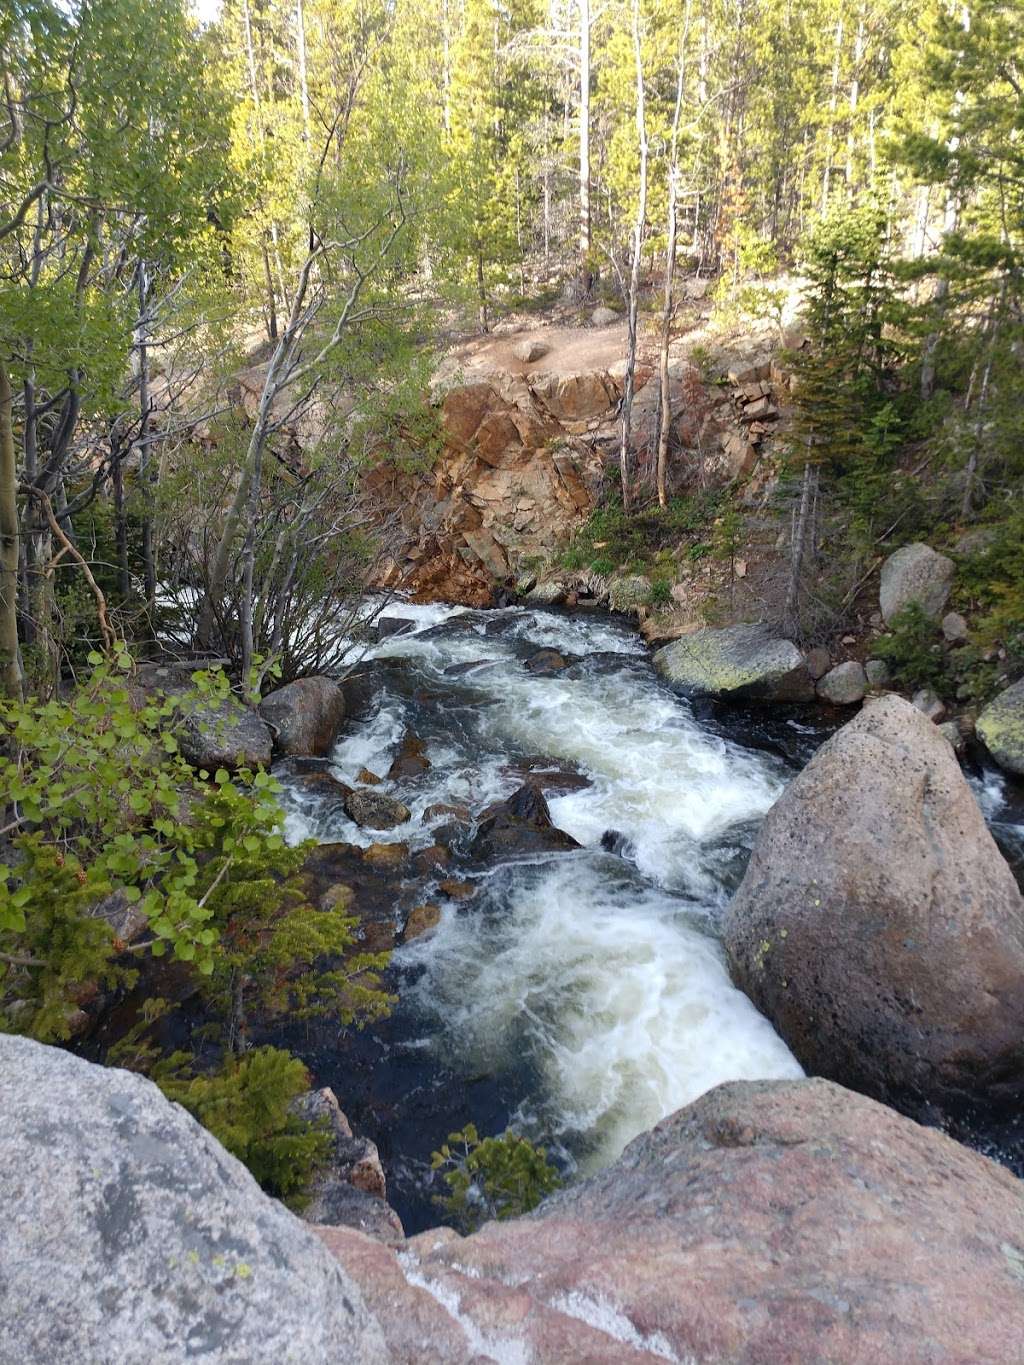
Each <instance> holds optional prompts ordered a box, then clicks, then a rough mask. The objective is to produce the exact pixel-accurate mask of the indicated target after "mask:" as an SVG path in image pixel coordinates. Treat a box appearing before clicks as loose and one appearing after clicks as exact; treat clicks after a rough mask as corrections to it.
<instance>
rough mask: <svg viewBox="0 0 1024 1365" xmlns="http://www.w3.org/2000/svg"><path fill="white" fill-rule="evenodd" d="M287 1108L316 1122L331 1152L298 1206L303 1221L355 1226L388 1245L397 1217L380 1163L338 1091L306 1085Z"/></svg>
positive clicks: (397, 1228)
mask: <svg viewBox="0 0 1024 1365" xmlns="http://www.w3.org/2000/svg"><path fill="white" fill-rule="evenodd" d="M292 1108H293V1109H294V1110H295V1112H296V1113H297V1114H299V1115H300V1116H301V1117H302V1118H304V1119H307V1120H308V1121H310V1122H314V1123H315V1122H319V1123H321V1124H323V1126H324V1127H325V1128H326V1129H327V1131H328V1133H329V1134H330V1138H331V1155H330V1159H329V1161H328V1162H327V1165H326V1166H325V1167H324V1169H323V1170H322V1171H320V1172H319V1174H318V1175H317V1177H316V1179H315V1180H314V1182H313V1185H312V1188H311V1189H310V1191H309V1203H308V1204H307V1205H306V1206H305V1208H304V1209H303V1210H302V1217H303V1218H304V1219H305V1220H306V1222H307V1223H318V1224H326V1225H330V1226H332V1227H337V1226H344V1227H353V1228H358V1229H359V1230H360V1231H361V1232H365V1233H366V1235H367V1236H368V1237H376V1238H379V1239H380V1240H381V1241H383V1242H387V1243H388V1244H389V1245H396V1244H397V1243H399V1242H401V1241H402V1240H403V1239H404V1237H405V1233H404V1231H403V1229H402V1223H401V1220H400V1219H399V1217H398V1214H397V1213H395V1211H394V1209H393V1208H391V1206H390V1205H389V1204H388V1203H387V1186H386V1183H385V1180H384V1168H383V1167H382V1166H381V1164H380V1156H379V1154H378V1152H377V1147H376V1144H375V1143H373V1142H371V1141H370V1139H369V1138H363V1137H356V1136H354V1135H353V1133H352V1128H351V1125H350V1124H349V1121H348V1119H347V1118H346V1116H345V1114H344V1113H343V1112H342V1109H341V1106H340V1105H339V1104H338V1097H337V1096H336V1095H335V1093H334V1091H333V1090H331V1088H330V1087H329V1086H325V1087H324V1088H323V1089H322V1090H311V1091H310V1092H309V1093H308V1094H307V1095H303V1096H301V1097H300V1098H299V1099H298V1100H296V1101H295V1103H294V1104H293V1105H292Z"/></svg>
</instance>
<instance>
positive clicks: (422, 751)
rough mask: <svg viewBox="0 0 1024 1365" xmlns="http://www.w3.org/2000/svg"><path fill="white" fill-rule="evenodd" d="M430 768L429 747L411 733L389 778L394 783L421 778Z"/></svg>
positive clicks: (401, 745) (396, 758)
mask: <svg viewBox="0 0 1024 1365" xmlns="http://www.w3.org/2000/svg"><path fill="white" fill-rule="evenodd" d="M429 767H430V759H429V758H428V757H427V746H426V745H425V744H424V743H423V741H422V740H421V739H417V738H416V736H415V735H414V734H413V733H412V732H411V731H409V732H408V733H407V734H406V735H405V738H404V739H403V740H402V743H401V744H400V745H399V748H398V753H397V754H396V755H395V757H394V760H393V761H392V764H391V767H390V768H389V769H388V777H389V778H390V779H391V781H392V782H395V781H398V780H399V779H400V778H403V777H419V775H420V774H421V773H425V772H426V771H427V769H428V768H429ZM378 828H380V826H378Z"/></svg>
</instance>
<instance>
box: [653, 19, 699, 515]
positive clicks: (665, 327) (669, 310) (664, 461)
mask: <svg viewBox="0 0 1024 1365" xmlns="http://www.w3.org/2000/svg"><path fill="white" fill-rule="evenodd" d="M690 5H691V0H686V11H685V14H684V17H683V31H682V34H681V36H680V39H679V66H678V69H677V72H676V103H675V109H674V111H673V114H672V138H671V143H670V150H669V166H668V229H667V234H666V235H667V245H666V248H665V301H664V303H663V305H662V310H661V355H660V357H659V365H658V377H659V383H660V385H661V395H660V397H661V411H660V418H659V422H658V467H657V481H658V506H659V507H665V506H666V505H667V503H668V445H669V439H670V437H671V434H672V431H671V428H672V395H671V393H670V392H669V373H668V348H669V343H670V342H671V340H672V315H673V313H674V312H675V297H674V295H675V276H676V238H677V234H678V218H679V213H678V206H679V119H680V115H681V113H682V108H683V94H684V91H685V86H686V44H687V40H688V38H689V32H690Z"/></svg>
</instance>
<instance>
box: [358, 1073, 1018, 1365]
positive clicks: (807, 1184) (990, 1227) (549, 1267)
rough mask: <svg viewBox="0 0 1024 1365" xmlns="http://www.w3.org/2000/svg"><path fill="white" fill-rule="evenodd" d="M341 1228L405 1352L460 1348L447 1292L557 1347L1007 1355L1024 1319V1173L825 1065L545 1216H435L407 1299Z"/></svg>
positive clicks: (466, 1311) (717, 1115) (802, 1357)
mask: <svg viewBox="0 0 1024 1365" xmlns="http://www.w3.org/2000/svg"><path fill="white" fill-rule="evenodd" d="M342 1238H343V1240H342V1241H341V1243H340V1245H338V1248H337V1250H338V1254H340V1255H341V1257H342V1260H343V1263H344V1264H345V1266H346V1268H347V1269H348V1270H349V1271H350V1273H352V1274H353V1275H355V1276H356V1277H357V1278H358V1279H359V1281H360V1284H361V1286H362V1288H363V1293H364V1296H365V1297H366V1298H367V1300H368V1302H369V1303H370V1305H371V1306H372V1307H376V1308H377V1310H378V1316H379V1317H380V1321H381V1325H382V1327H383V1329H384V1332H385V1334H386V1336H387V1339H388V1345H389V1346H390V1347H391V1350H392V1352H393V1355H394V1358H395V1359H396V1360H400V1361H409V1362H419V1361H421V1360H423V1359H425V1358H426V1354H425V1352H424V1350H423V1345H422V1343H423V1342H424V1341H425V1340H426V1341H430V1342H432V1343H435V1344H436V1346H435V1349H436V1350H437V1354H436V1356H434V1357H432V1358H434V1359H438V1360H441V1361H452V1360H460V1359H463V1358H464V1357H462V1356H460V1355H456V1354H452V1353H450V1351H451V1350H455V1351H457V1350H459V1349H460V1344H459V1343H455V1344H454V1346H453V1347H452V1348H442V1347H441V1344H440V1343H441V1338H440V1336H439V1333H440V1332H441V1331H442V1330H443V1328H444V1324H443V1323H441V1322H438V1323H434V1324H432V1325H428V1324H427V1323H426V1322H425V1321H424V1320H423V1318H422V1317H421V1314H422V1313H424V1312H425V1311H427V1310H428V1309H429V1308H430V1307H431V1306H432V1305H436V1304H437V1303H438V1302H440V1303H442V1304H452V1305H454V1304H458V1314H459V1320H460V1321H461V1322H462V1323H463V1325H464V1326H465V1328H466V1337H467V1338H468V1341H466V1342H463V1343H461V1349H462V1350H466V1348H467V1346H468V1348H469V1349H468V1350H467V1351H466V1353H467V1355H470V1356H471V1355H472V1352H473V1349H474V1347H475V1349H476V1350H477V1351H479V1352H480V1354H481V1355H482V1356H483V1357H484V1358H485V1359H490V1360H499V1361H523V1362H525V1361H536V1362H538V1363H539V1362H544V1365H575V1362H577V1361H587V1362H588V1365H633V1362H636V1365H641V1363H643V1362H646V1363H647V1365H655V1362H658V1361H661V1362H664V1361H666V1360H668V1361H677V1362H680V1365H681V1363H682V1362H684V1361H686V1362H692V1365H725V1362H730V1363H731V1365H740V1363H741V1362H742V1365H810V1362H819V1361H820V1362H824V1361H829V1362H836V1365H839V1363H840V1362H841V1365H882V1362H885V1363H886V1365H889V1362H895V1361H899V1362H900V1365H939V1362H943V1363H944V1365H975V1362H982V1361H986V1362H987V1361H991V1362H993V1365H995V1362H997V1361H998V1362H1002V1361H1011V1360H1015V1359H1016V1358H1017V1357H1018V1355H1019V1353H1020V1343H1021V1340H1022V1339H1024V1338H1022V1332H1024V1279H1022V1276H1024V1183H1022V1182H1021V1181H1019V1180H1017V1179H1016V1178H1015V1177H1014V1176H1012V1175H1010V1173H1009V1172H1008V1171H1005V1170H1002V1169H1001V1168H1000V1167H998V1166H996V1165H995V1164H994V1163H992V1162H990V1161H988V1160H987V1159H986V1158H985V1157H982V1156H978V1155H977V1154H976V1153H974V1152H970V1151H968V1150H966V1149H965V1148H963V1147H961V1146H959V1145H958V1144H957V1143H955V1142H953V1141H952V1139H950V1138H948V1137H945V1136H944V1135H943V1134H942V1133H939V1132H936V1131H935V1130H933V1129H927V1128H922V1127H920V1126H919V1125H918V1124H916V1123H913V1122H912V1121H911V1120H909V1119H905V1118H902V1117H901V1116H900V1115H898V1114H895V1113H893V1112H892V1111H891V1110H888V1109H885V1108H883V1107H882V1106H881V1105H879V1104H876V1103H874V1102H873V1101H872V1100H869V1099H866V1098H865V1097H863V1096H861V1095H855V1094H851V1093H850V1092H849V1091H846V1090H843V1089H841V1088H840V1087H839V1086H837V1085H832V1084H830V1083H829V1082H827V1081H821V1080H801V1081H763V1082H737V1083H734V1084H731V1085H724V1086H720V1087H718V1088H717V1089H715V1090H712V1091H711V1092H710V1093H709V1094H707V1095H705V1096H704V1097H703V1098H702V1099H699V1100H698V1101H697V1102H696V1103H695V1104H693V1105H691V1106H689V1108H687V1109H682V1110H680V1111H679V1112H678V1113H676V1114H674V1115H672V1116H671V1117H670V1118H667V1119H665V1120H664V1121H663V1122H661V1123H659V1124H658V1126H657V1127H656V1128H655V1129H653V1130H652V1131H651V1132H649V1133H645V1134H643V1135H642V1136H641V1137H638V1138H637V1139H636V1140H635V1141H634V1142H633V1143H631V1144H630V1146H629V1147H628V1148H627V1149H626V1151H625V1153H624V1154H623V1156H622V1157H621V1158H620V1159H619V1160H618V1161H617V1162H616V1163H615V1164H614V1165H612V1166H610V1167H608V1168H607V1169H606V1170H604V1171H602V1172H600V1173H599V1174H598V1175H595V1176H592V1177H591V1178H590V1179H589V1180H584V1181H582V1182H580V1183H578V1184H576V1185H574V1186H573V1187H571V1188H570V1189H568V1190H566V1191H565V1192H564V1193H562V1194H559V1195H555V1196H554V1197H553V1198H552V1199H549V1200H548V1201H547V1202H546V1203H545V1204H543V1205H542V1206H541V1208H540V1209H539V1210H538V1212H537V1213H536V1214H535V1215H534V1216H532V1217H529V1218H521V1219H515V1220H512V1221H510V1222H504V1223H490V1224H488V1225H487V1226H486V1227H485V1228H483V1229H482V1230H481V1231H480V1232H478V1233H476V1234H475V1235H474V1236H473V1237H469V1238H460V1237H455V1236H454V1235H453V1234H452V1233H451V1232H450V1231H449V1230H448V1229H437V1230H435V1231H434V1232H428V1233H423V1234H421V1236H419V1237H417V1238H414V1239H413V1240H412V1241H411V1242H410V1243H409V1244H408V1246H407V1250H406V1252H405V1253H404V1254H403V1255H402V1257H401V1263H402V1267H403V1269H404V1271H405V1277H406V1283H407V1284H409V1285H412V1286H413V1287H414V1289H416V1290H419V1291H427V1293H429V1296H430V1298H429V1300H426V1301H424V1302H423V1304H422V1305H421V1303H420V1301H419V1300H417V1299H415V1298H414V1297H413V1296H412V1295H411V1294H410V1292H409V1290H408V1289H404V1290H403V1293H404V1295H405V1297H406V1303H407V1307H406V1309H405V1311H404V1312H395V1311H394V1310H393V1309H392V1311H388V1307H389V1303H390V1304H394V1299H392V1298H389V1295H390V1294H394V1293H395V1292H396V1290H397V1289H400V1288H401V1286H400V1285H398V1284H397V1283H396V1281H395V1280H393V1279H392V1278H390V1277H389V1266H392V1265H393V1262H389V1261H388V1260H387V1257H386V1255H385V1249H384V1248H379V1247H378V1248H374V1247H373V1246H372V1244H368V1243H366V1242H365V1240H364V1239H357V1235H356V1234H351V1233H348V1234H346V1233H344V1232H342ZM370 1257H372V1258H373V1261H372V1262H371V1261H370ZM371 1265H372V1268H371ZM479 1358H480V1357H479V1356H477V1357H476V1359H479Z"/></svg>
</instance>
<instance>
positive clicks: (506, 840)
mask: <svg viewBox="0 0 1024 1365" xmlns="http://www.w3.org/2000/svg"><path fill="white" fill-rule="evenodd" d="M572 848H579V844H578V843H577V842H576V840H575V839H574V838H573V837H572V835H571V834H566V832H565V830H562V829H558V828H557V827H556V826H555V825H554V824H553V823H552V820H551V812H550V810H548V803H547V801H545V799H544V794H543V792H541V791H540V789H539V788H538V787H536V786H534V785H533V784H532V783H529V782H528V783H526V784H525V786H522V787H520V788H519V790H518V791H517V792H514V793H513V794H512V795H511V796H510V797H509V798H508V800H507V801H502V802H501V803H500V804H499V805H498V806H495V807H492V808H491V810H490V811H489V812H487V813H486V814H485V818H484V819H483V821H482V822H481V824H480V827H479V829H478V830H477V832H476V834H475V836H474V838H473V842H472V843H471V845H470V849H469V852H470V856H471V857H473V858H475V859H477V860H478V861H480V862H495V861H501V860H502V859H505V858H510V857H515V856H516V855H518V854H521V853H549V852H550V853H556V852H564V851H566V850H568V849H572Z"/></svg>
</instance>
